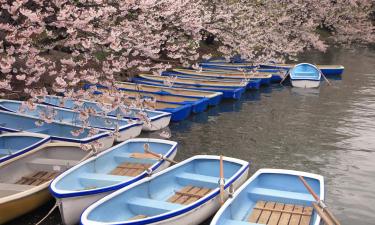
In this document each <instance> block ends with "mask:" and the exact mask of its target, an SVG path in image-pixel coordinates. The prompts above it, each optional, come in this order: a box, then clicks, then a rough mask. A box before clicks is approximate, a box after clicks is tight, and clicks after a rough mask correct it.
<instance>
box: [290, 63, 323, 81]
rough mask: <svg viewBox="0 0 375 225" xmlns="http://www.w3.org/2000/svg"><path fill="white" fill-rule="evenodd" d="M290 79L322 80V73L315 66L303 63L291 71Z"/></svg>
mask: <svg viewBox="0 0 375 225" xmlns="http://www.w3.org/2000/svg"><path fill="white" fill-rule="evenodd" d="M290 78H291V79H295V80H320V78H321V74H320V71H319V70H318V69H317V68H316V67H315V66H313V65H311V64H308V63H301V64H298V65H296V66H295V67H294V68H293V69H291V70H290Z"/></svg>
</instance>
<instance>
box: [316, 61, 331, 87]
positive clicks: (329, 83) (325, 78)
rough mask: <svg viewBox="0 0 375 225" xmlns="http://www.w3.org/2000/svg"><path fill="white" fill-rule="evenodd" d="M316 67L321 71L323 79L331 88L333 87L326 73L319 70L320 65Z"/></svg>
mask: <svg viewBox="0 0 375 225" xmlns="http://www.w3.org/2000/svg"><path fill="white" fill-rule="evenodd" d="M314 66H315V67H316V68H317V69H318V70H319V72H320V74H321V75H322V77H323V78H324V80H325V81H326V82H327V84H328V85H329V86H332V84H331V82H329V80H328V79H327V77H326V76H325V75H324V73H323V72H322V70H321V69H319V67H318V65H316V64H314Z"/></svg>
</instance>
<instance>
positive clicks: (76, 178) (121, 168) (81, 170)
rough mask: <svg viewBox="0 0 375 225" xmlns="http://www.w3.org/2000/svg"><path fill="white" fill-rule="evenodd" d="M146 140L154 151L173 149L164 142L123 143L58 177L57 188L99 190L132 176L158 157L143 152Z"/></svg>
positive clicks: (155, 161)
mask: <svg viewBox="0 0 375 225" xmlns="http://www.w3.org/2000/svg"><path fill="white" fill-rule="evenodd" d="M145 143H147V144H148V145H149V148H150V150H151V151H152V152H155V153H157V154H163V155H165V154H167V153H168V151H170V150H171V148H172V145H171V144H167V143H157V142H129V143H126V144H124V145H122V146H120V147H117V148H115V149H113V150H112V151H108V152H106V153H104V154H103V155H99V156H98V157H97V158H94V159H92V160H89V161H87V162H86V163H84V164H82V165H81V166H80V167H78V168H76V169H75V170H73V171H71V172H70V173H68V174H66V175H64V176H63V177H61V179H60V180H59V181H58V182H57V183H56V185H55V188H56V190H57V191H58V190H63V191H71V192H75V191H76V192H79V191H84V190H91V189H100V188H104V187H108V186H112V185H116V184H119V183H122V182H126V181H129V180H131V179H133V178H134V177H136V176H138V175H140V174H142V173H143V172H145V171H146V170H147V169H148V168H150V167H151V166H153V165H154V164H155V163H157V162H158V161H159V158H157V157H155V156H153V155H151V154H149V153H145V150H144V144H145Z"/></svg>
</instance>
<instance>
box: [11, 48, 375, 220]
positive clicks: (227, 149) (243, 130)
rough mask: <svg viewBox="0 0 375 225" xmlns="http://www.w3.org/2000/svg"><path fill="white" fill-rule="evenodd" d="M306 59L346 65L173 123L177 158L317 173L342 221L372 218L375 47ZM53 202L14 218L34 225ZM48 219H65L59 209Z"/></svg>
mask: <svg viewBox="0 0 375 225" xmlns="http://www.w3.org/2000/svg"><path fill="white" fill-rule="evenodd" d="M301 58H302V59H304V60H306V61H309V62H314V63H317V64H342V65H344V66H345V73H344V74H343V75H342V77H341V78H335V79H331V80H330V81H331V82H332V84H333V85H332V86H328V85H327V84H323V85H322V86H321V87H320V88H319V89H317V90H312V91H311V90H310V91H308V90H302V89H301V90H297V89H296V88H291V87H288V86H285V87H282V86H280V85H278V84H274V85H272V86H270V87H266V88H262V89H261V90H260V91H253V92H247V93H246V94H245V96H244V97H243V98H242V99H241V100H240V101H224V102H223V103H222V104H220V105H219V106H217V107H213V108H210V109H209V110H208V111H206V112H204V113H201V114H198V115H194V116H192V117H190V118H189V119H188V120H186V121H183V122H180V123H174V124H172V125H171V126H170V130H171V133H172V137H171V139H172V140H175V141H178V142H179V144H180V147H179V153H178V156H177V160H183V159H186V158H188V157H190V156H193V155H196V154H223V155H225V156H231V157H237V158H241V159H244V160H247V161H250V162H251V171H252V172H254V171H255V170H257V169H259V168H265V167H268V168H283V169H295V170H302V171H307V172H312V173H318V174H321V175H323V176H324V177H325V182H326V196H327V197H326V203H327V204H328V205H329V206H330V207H331V208H332V211H333V212H334V213H335V214H336V216H337V217H338V218H339V219H340V220H341V222H342V224H343V225H352V224H356V225H370V224H374V221H375V210H374V208H372V207H373V206H374V205H375V49H369V48H355V49H335V48H331V49H329V50H328V52H326V53H317V52H316V53H315V52H310V53H309V54H305V55H303V56H301ZM151 136H154V135H151ZM52 205H53V203H49V204H47V205H46V206H44V207H43V208H41V209H39V210H37V211H36V212H33V213H31V214H29V215H27V216H24V217H22V218H20V219H18V220H16V221H13V222H12V223H11V224H17V225H18V224H19V225H21V224H34V223H35V222H36V221H38V220H39V219H40V218H41V217H43V216H44V215H45V214H46V213H47V212H48V210H49V209H50V207H51V206H52ZM43 224H48V225H52V224H53V225H55V224H61V221H60V219H59V214H58V212H57V210H56V211H55V212H54V213H53V214H52V215H51V216H50V217H49V218H48V219H47V220H46V221H45V222H44V223H43ZM208 224H209V220H208V221H207V222H205V223H204V225H208ZM182 225H183V224H182ZM202 225H203V224H202Z"/></svg>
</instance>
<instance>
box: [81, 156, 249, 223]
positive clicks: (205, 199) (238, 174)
mask: <svg viewBox="0 0 375 225" xmlns="http://www.w3.org/2000/svg"><path fill="white" fill-rule="evenodd" d="M196 159H197V160H199V159H202V160H204V159H214V160H219V159H220V158H219V156H216V155H196V156H193V157H190V158H188V159H186V160H184V161H182V162H180V163H178V164H176V165H173V166H171V167H169V168H167V169H165V170H163V171H161V172H159V173H158V174H157V175H156V176H161V175H163V174H165V173H168V172H169V171H171V170H173V169H175V168H178V167H181V166H183V165H185V164H187V163H189V162H191V161H193V160H196ZM223 160H224V161H229V162H232V163H237V164H240V165H241V167H240V168H239V169H238V171H237V172H236V173H235V174H233V175H232V176H231V178H230V179H228V180H227V182H225V185H224V189H227V188H228V187H230V186H231V185H232V184H233V183H234V182H235V181H237V179H238V178H240V177H241V176H242V175H243V174H244V173H245V172H246V171H247V170H248V169H249V166H250V163H249V162H246V161H244V160H242V159H237V158H232V157H223ZM156 176H153V177H147V178H145V179H143V180H140V181H138V182H136V183H133V184H132V185H129V186H127V187H125V188H123V189H121V190H118V191H116V192H114V193H112V194H110V195H107V196H105V197H104V198H102V199H100V200H98V201H97V202H95V203H94V204H92V205H90V206H89V207H88V208H87V209H86V210H85V211H84V212H83V213H82V215H81V222H80V224H93V225H104V224H106V225H146V224H150V223H157V222H160V221H163V220H166V219H171V218H173V217H177V216H181V215H183V214H185V213H187V212H189V211H192V210H194V209H196V208H198V207H200V206H202V205H203V204H205V203H206V202H208V201H210V200H212V199H214V198H215V197H217V196H218V195H219V194H220V188H219V186H218V187H217V188H215V189H213V190H212V191H211V192H210V193H209V194H207V195H206V196H204V197H203V198H201V199H199V200H197V201H195V202H194V203H191V204H189V205H186V206H184V207H182V208H179V209H176V210H172V211H169V212H165V213H162V214H160V215H157V216H152V217H148V218H143V219H138V220H131V221H121V222H115V223H106V222H96V221H91V220H88V219H87V218H86V217H87V216H86V217H84V215H88V214H89V213H90V211H91V210H92V209H94V208H95V207H96V206H98V205H100V204H101V203H103V202H106V201H109V200H110V199H112V198H114V197H116V196H118V195H120V194H122V193H123V192H125V191H127V190H129V189H131V188H134V187H135V186H137V185H140V184H142V183H146V182H149V181H151V180H152V179H154V178H155V177H156ZM82 220H84V221H82Z"/></svg>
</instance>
